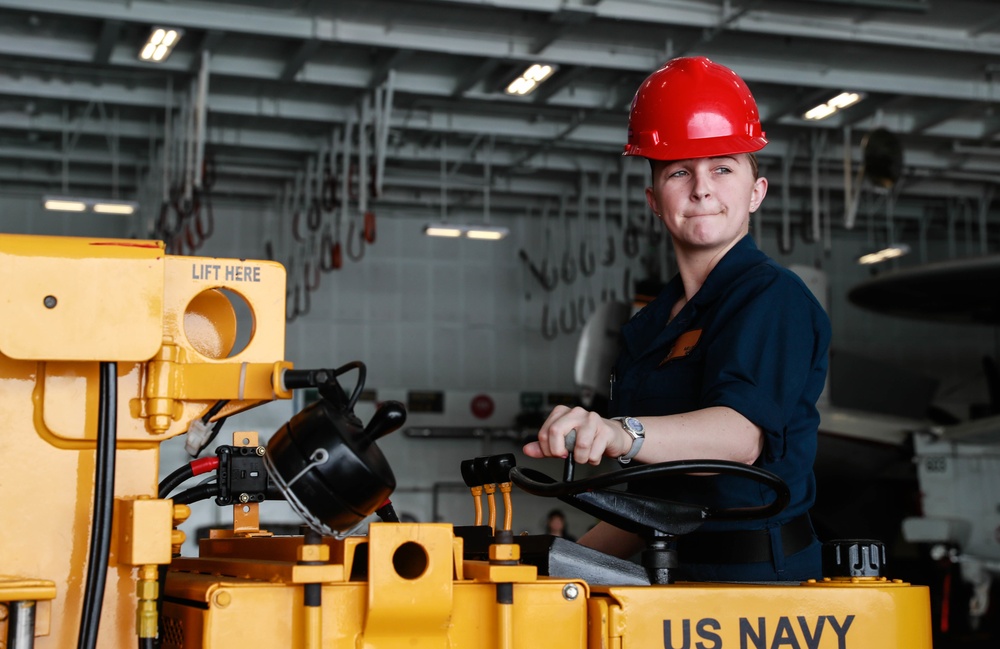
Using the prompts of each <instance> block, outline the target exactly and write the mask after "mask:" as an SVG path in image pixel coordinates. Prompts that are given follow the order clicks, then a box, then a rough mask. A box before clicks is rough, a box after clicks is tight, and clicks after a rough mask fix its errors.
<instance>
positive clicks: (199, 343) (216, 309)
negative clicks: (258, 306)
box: [184, 288, 256, 359]
mask: <svg viewBox="0 0 1000 649" xmlns="http://www.w3.org/2000/svg"><path fill="white" fill-rule="evenodd" d="M255 326H256V320H255V318H254V313H253V309H251V308H250V305H249V304H248V303H247V301H246V299H245V298H244V297H243V296H242V295H240V294H239V293H237V292H235V291H232V290H230V289H227V288H210V289H206V290H204V291H202V292H201V293H198V295H195V296H194V298H192V299H191V301H190V302H188V305H187V308H186V309H185V310H184V335H185V336H187V339H188V342H190V343H191V346H192V347H194V348H195V350H196V351H197V352H198V353H199V354H201V355H202V356H207V357H208V358H214V359H224V358H233V357H234V356H236V355H237V354H239V353H241V352H242V351H243V350H244V349H246V348H247V346H248V345H249V344H250V341H251V340H252V339H253V334H254V329H255Z"/></svg>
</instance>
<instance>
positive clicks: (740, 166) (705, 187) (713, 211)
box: [646, 153, 767, 251]
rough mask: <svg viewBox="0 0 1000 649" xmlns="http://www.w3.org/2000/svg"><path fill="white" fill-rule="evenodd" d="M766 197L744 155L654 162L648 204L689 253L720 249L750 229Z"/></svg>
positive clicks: (762, 180)
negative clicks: (751, 221) (751, 222)
mask: <svg viewBox="0 0 1000 649" xmlns="http://www.w3.org/2000/svg"><path fill="white" fill-rule="evenodd" d="M766 193H767V179H766V178H754V171H753V168H752V166H751V161H750V157H749V155H747V154H743V153H740V154H736V155H732V156H719V157H715V158H692V159H690V160H674V161H666V162H655V163H654V164H653V185H652V186H651V187H647V188H646V201H647V202H648V203H649V207H650V208H651V209H652V210H653V212H655V213H656V214H657V215H659V217H660V220H661V221H663V223H664V225H666V227H667V230H668V231H669V232H670V235H671V237H673V240H674V245H675V246H676V247H678V248H679V249H684V250H689V251H699V250H701V251H711V250H724V249H728V248H729V247H730V246H732V245H733V244H734V243H736V241H738V240H739V239H740V238H742V237H743V235H745V234H746V233H747V231H748V230H749V224H750V213H751V212H755V211H756V210H757V208H758V207H760V203H761V201H762V200H764V195H765V194H766Z"/></svg>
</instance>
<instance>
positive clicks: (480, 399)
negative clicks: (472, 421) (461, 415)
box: [469, 394, 496, 419]
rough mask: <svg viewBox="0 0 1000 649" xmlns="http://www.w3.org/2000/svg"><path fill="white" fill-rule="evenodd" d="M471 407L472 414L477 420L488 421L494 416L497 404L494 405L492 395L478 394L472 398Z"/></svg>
mask: <svg viewBox="0 0 1000 649" xmlns="http://www.w3.org/2000/svg"><path fill="white" fill-rule="evenodd" d="M469 407H470V408H471V410H472V414H473V415H474V416H475V417H476V418H477V419H487V418H489V416H490V415H492V414H493V411H494V410H495V409H496V404H495V403H493V398H492V397H490V395H488V394H477V395H476V396H474V397H472V401H471V402H470V403H469Z"/></svg>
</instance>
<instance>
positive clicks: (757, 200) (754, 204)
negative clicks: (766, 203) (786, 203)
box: [750, 177, 767, 214]
mask: <svg viewBox="0 0 1000 649" xmlns="http://www.w3.org/2000/svg"><path fill="white" fill-rule="evenodd" d="M765 196H767V178H764V177H760V178H758V179H757V180H755V181H754V182H753V192H751V193H750V213H751V214H753V213H754V212H756V211H757V208H758V207H760V204H761V203H762V202H763V200H764V197H765Z"/></svg>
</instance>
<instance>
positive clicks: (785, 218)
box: [778, 140, 798, 254]
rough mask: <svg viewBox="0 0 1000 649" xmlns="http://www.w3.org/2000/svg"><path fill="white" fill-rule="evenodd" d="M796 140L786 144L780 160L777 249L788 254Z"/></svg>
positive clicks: (790, 249) (790, 244) (790, 243)
mask: <svg viewBox="0 0 1000 649" xmlns="http://www.w3.org/2000/svg"><path fill="white" fill-rule="evenodd" d="M797 148H798V140H792V141H791V142H789V143H788V152H787V153H786V154H785V157H784V158H782V160H781V234H780V236H779V238H778V249H779V250H780V251H781V252H782V253H784V254H788V253H790V252H791V251H792V205H791V204H792V164H793V163H794V162H795V150H796V149H797Z"/></svg>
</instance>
